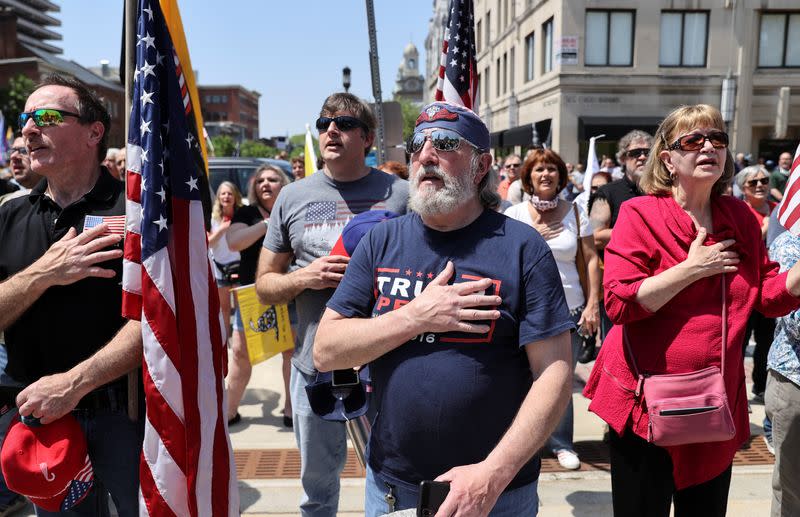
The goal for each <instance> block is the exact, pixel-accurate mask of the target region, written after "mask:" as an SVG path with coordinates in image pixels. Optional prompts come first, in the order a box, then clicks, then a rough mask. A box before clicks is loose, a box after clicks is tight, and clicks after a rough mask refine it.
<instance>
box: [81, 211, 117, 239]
mask: <svg viewBox="0 0 800 517" xmlns="http://www.w3.org/2000/svg"><path fill="white" fill-rule="evenodd" d="M103 223H106V224H107V225H108V229H107V230H106V231H105V232H103V235H125V216H124V215H87V216H86V217H85V218H84V219H83V231H86V230H88V229H90V228H94V227H95V226H100V225H101V224H103Z"/></svg>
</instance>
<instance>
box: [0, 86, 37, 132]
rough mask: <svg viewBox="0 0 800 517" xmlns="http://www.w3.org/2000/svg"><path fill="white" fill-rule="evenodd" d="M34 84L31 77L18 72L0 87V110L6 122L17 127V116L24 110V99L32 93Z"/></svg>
mask: <svg viewBox="0 0 800 517" xmlns="http://www.w3.org/2000/svg"><path fill="white" fill-rule="evenodd" d="M35 86H36V83H34V82H33V81H32V80H31V79H29V78H28V77H26V76H24V75H22V74H19V75H17V76H15V77H12V78H11V79H9V81H8V87H6V88H0V110H2V111H3V115H4V116H5V119H6V124H7V125H9V126H11V127H12V128H15V129H18V128H17V117H18V116H19V114H20V113H22V112H23V111H24V110H25V101H26V100H27V99H28V96H29V95H30V94H31V93H33V89H34V87H35Z"/></svg>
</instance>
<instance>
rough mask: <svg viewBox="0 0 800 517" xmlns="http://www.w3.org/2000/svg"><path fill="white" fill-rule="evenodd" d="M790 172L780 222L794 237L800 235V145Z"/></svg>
mask: <svg viewBox="0 0 800 517" xmlns="http://www.w3.org/2000/svg"><path fill="white" fill-rule="evenodd" d="M790 170H791V172H790V173H789V181H787V182H786V190H785V191H784V193H783V201H782V202H781V206H780V209H779V210H780V211H779V212H778V220H779V221H780V223H781V225H782V226H783V227H784V228H786V229H787V230H789V231H790V232H791V233H792V235H800V193H798V192H799V191H800V144H798V145H797V151H795V153H794V160H792V166H791V168H790Z"/></svg>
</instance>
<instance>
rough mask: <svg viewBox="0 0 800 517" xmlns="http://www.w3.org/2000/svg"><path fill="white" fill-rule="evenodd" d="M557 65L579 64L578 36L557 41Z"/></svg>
mask: <svg viewBox="0 0 800 517" xmlns="http://www.w3.org/2000/svg"><path fill="white" fill-rule="evenodd" d="M555 50H556V63H558V64H561V65H577V64H578V36H561V38H560V39H558V40H556V48H555Z"/></svg>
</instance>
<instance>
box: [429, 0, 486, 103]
mask: <svg viewBox="0 0 800 517" xmlns="http://www.w3.org/2000/svg"><path fill="white" fill-rule="evenodd" d="M473 11H474V10H473V8H472V0H450V14H449V15H448V18H447V27H446V28H445V31H444V42H443V43H442V58H441V62H440V65H439V82H438V83H437V85H436V100H437V101H447V102H449V103H450V104H457V105H459V106H464V107H466V108H469V109H471V110H473V111H474V112H476V113H477V112H478V70H477V68H478V65H477V63H476V62H475V29H474V24H475V19H474V16H473V14H472V13H473ZM487 29H488V28H487Z"/></svg>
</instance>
